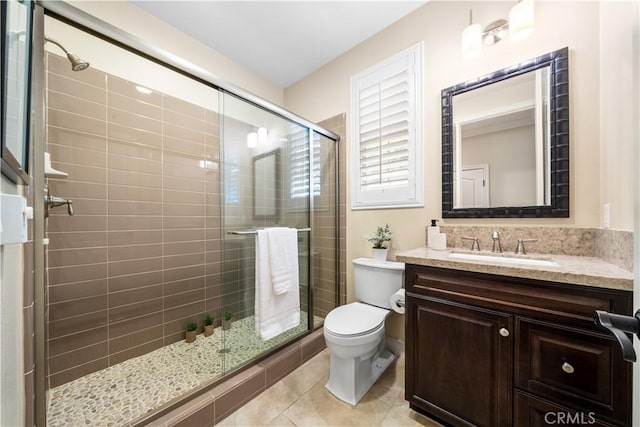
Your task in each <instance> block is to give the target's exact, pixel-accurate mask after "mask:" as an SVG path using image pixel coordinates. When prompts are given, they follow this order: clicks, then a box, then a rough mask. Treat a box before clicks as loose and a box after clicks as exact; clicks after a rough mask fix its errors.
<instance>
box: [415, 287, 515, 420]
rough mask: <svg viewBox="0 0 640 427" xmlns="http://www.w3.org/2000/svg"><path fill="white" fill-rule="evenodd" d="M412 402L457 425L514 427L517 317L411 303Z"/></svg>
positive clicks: (421, 301)
mask: <svg viewBox="0 0 640 427" xmlns="http://www.w3.org/2000/svg"><path fill="white" fill-rule="evenodd" d="M406 321H407V352H406V354H407V356H406V357H407V366H406V370H405V374H406V381H405V382H406V391H405V393H406V398H407V400H409V402H410V403H411V407H413V408H416V409H421V410H423V411H426V412H427V413H430V414H432V415H435V416H436V417H438V418H440V419H442V420H444V421H446V422H448V423H451V424H453V425H474V426H486V427H499V426H510V425H511V416H512V393H513V390H512V371H513V369H512V368H513V364H512V348H513V345H512V334H511V331H512V323H513V321H512V317H511V316H510V315H509V314H506V313H501V312H496V311H491V310H486V309H480V308H477V307H473V306H467V305H463V304H457V303H450V302H446V301H443V300H437V299H430V298H416V297H409V298H407V319H406Z"/></svg>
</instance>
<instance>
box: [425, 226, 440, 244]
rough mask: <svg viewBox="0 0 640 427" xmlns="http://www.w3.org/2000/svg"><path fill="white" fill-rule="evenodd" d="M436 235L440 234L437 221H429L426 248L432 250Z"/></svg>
mask: <svg viewBox="0 0 640 427" xmlns="http://www.w3.org/2000/svg"><path fill="white" fill-rule="evenodd" d="M436 234H440V226H439V225H438V220H437V219H432V220H431V225H430V226H429V227H427V247H428V248H432V249H433V243H434V242H435V240H436V239H437V237H435V236H436Z"/></svg>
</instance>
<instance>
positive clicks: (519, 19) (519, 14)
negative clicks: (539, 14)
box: [509, 0, 534, 42]
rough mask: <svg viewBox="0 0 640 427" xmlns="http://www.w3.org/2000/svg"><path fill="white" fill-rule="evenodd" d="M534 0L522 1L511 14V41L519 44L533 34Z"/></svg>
mask: <svg viewBox="0 0 640 427" xmlns="http://www.w3.org/2000/svg"><path fill="white" fill-rule="evenodd" d="M533 28H534V13H533V0H521V1H519V2H518V3H516V5H515V6H513V7H512V8H511V11H510V12H509V32H510V33H511V35H510V36H509V40H511V41H512V42H519V41H520V40H524V39H526V38H527V37H529V36H530V35H531V34H532V33H533Z"/></svg>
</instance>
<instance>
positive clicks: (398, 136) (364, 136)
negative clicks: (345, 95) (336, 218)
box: [359, 70, 410, 190]
mask: <svg viewBox="0 0 640 427" xmlns="http://www.w3.org/2000/svg"><path fill="white" fill-rule="evenodd" d="M408 78H409V73H408V72H407V71H406V70H403V71H401V72H399V73H397V74H395V75H392V76H390V77H387V78H384V79H382V80H380V81H378V82H376V83H375V84H373V85H372V86H369V87H366V88H363V89H362V90H361V91H360V102H359V103H360V129H359V132H360V159H359V160H360V189H361V190H367V189H369V188H380V187H382V186H394V185H408V184H409V125H410V123H409V103H410V100H409V92H408V89H409V84H408V82H407V81H408Z"/></svg>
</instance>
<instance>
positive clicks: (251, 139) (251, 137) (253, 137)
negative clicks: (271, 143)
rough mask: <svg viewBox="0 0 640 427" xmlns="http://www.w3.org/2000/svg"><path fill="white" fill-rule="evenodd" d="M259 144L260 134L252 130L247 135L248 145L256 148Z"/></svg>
mask: <svg viewBox="0 0 640 427" xmlns="http://www.w3.org/2000/svg"><path fill="white" fill-rule="evenodd" d="M257 146H258V134H257V133H255V132H251V133H249V134H248V135H247V147H249V148H256V147H257Z"/></svg>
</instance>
